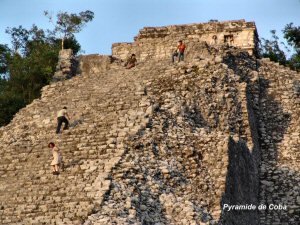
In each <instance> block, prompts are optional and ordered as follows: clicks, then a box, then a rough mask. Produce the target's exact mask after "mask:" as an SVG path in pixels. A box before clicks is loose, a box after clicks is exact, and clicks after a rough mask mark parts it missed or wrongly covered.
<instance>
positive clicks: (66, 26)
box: [44, 10, 94, 49]
mask: <svg viewBox="0 0 300 225" xmlns="http://www.w3.org/2000/svg"><path fill="white" fill-rule="evenodd" d="M44 15H45V16H46V17H48V19H49V21H50V22H51V23H52V24H54V26H55V28H54V34H58V35H59V36H60V39H61V48H62V49H64V47H65V46H64V41H65V39H67V38H73V36H74V34H75V33H78V32H80V31H81V30H82V28H83V27H84V26H85V25H86V23H88V22H90V21H92V20H93V18H94V13H93V12H92V11H89V10H86V11H84V12H80V13H79V14H74V13H71V14H68V13H67V12H60V13H58V14H57V15H56V20H55V21H54V20H53V16H52V15H51V14H50V13H49V12H48V11H45V12H44Z"/></svg>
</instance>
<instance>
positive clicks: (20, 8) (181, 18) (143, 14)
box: [0, 0, 300, 54]
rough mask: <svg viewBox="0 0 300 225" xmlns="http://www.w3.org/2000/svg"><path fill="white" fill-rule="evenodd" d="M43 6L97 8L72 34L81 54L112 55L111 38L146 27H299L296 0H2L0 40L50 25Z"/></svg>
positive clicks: (265, 32) (127, 38) (261, 30)
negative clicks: (230, 23) (12, 31)
mask: <svg viewBox="0 0 300 225" xmlns="http://www.w3.org/2000/svg"><path fill="white" fill-rule="evenodd" d="M44 10H48V11H50V12H53V13H54V14H55V13H57V12H58V11H67V12H72V13H78V12H80V11H85V10H91V11H93V12H94V13H95V18H94V20H93V21H92V22H91V23H89V24H88V25H87V26H86V27H85V28H84V29H83V31H82V32H81V33H80V34H77V35H76V37H77V39H78V41H79V42H80V44H81V46H82V49H83V50H84V51H85V54H91V53H99V54H111V45H112V43H115V42H131V41H133V37H134V36H136V35H137V34H138V31H139V29H141V28H143V27H145V26H164V25H172V24H186V23H202V22H207V21H209V20H210V19H217V20H219V21H222V20H236V19H245V20H246V21H254V22H255V23H256V26H257V29H258V34H259V36H260V37H269V36H270V35H269V31H270V30H271V29H276V30H277V32H278V34H279V33H281V32H280V31H281V30H282V29H283V28H284V26H285V25H286V24H287V23H290V22H294V24H295V25H297V26H300V0H248V1H246V0H0V44H9V43H10V39H9V36H8V35H7V34H5V29H6V28H7V27H15V26H19V25H22V26H23V27H26V28H30V27H31V25H32V24H33V23H35V24H36V25H37V26H38V27H40V28H50V27H51V24H49V22H48V20H47V18H46V17H44V16H43V11H44Z"/></svg>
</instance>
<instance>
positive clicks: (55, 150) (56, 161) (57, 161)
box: [48, 142, 61, 175]
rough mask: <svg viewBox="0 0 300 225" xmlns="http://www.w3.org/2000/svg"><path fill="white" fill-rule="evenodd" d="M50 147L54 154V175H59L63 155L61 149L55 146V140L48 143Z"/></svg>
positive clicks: (52, 164) (52, 163)
mask: <svg viewBox="0 0 300 225" xmlns="http://www.w3.org/2000/svg"><path fill="white" fill-rule="evenodd" d="M48 147H49V148H51V151H52V155H53V160H52V162H51V167H52V173H53V175H58V174H59V169H60V168H59V167H60V164H61V156H60V152H59V149H58V148H57V147H56V146H55V144H54V143H53V142H50V143H49V144H48Z"/></svg>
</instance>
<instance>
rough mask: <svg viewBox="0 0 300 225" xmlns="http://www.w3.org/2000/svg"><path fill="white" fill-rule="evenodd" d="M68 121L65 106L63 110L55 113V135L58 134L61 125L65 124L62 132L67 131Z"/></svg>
mask: <svg viewBox="0 0 300 225" xmlns="http://www.w3.org/2000/svg"><path fill="white" fill-rule="evenodd" d="M69 120H70V117H69V115H68V112H67V107H66V106H65V107H63V109H61V110H59V111H58V113H57V128H56V133H57V134H59V132H60V128H61V125H62V124H63V123H64V124H65V126H64V128H63V129H64V130H67V129H68V128H69Z"/></svg>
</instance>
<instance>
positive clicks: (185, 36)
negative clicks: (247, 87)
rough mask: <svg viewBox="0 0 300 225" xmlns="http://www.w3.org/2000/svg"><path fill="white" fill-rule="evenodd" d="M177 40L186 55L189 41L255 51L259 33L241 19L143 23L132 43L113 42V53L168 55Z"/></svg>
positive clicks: (145, 57) (145, 56) (140, 56)
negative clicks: (157, 23) (182, 45)
mask: <svg viewBox="0 0 300 225" xmlns="http://www.w3.org/2000/svg"><path fill="white" fill-rule="evenodd" d="M178 40H183V41H184V42H185V44H186V46H187V53H186V54H187V55H188V52H189V50H192V46H191V44H190V43H191V42H206V43H207V44H209V45H213V46H220V45H224V44H225V45H229V46H234V47H238V48H241V49H244V50H246V51H248V52H249V53H250V54H256V51H257V41H258V37H257V32H256V26H255V24H254V23H253V22H245V21H244V20H236V21H225V22H211V23H200V24H187V25H173V26H165V27H145V28H143V29H142V30H140V32H139V34H138V35H137V36H136V37H135V39H134V42H133V43H116V44H113V46H112V55H113V56H114V57H117V58H120V59H122V60H124V59H126V57H128V56H129V55H130V54H132V53H135V54H136V56H137V59H138V60H140V61H143V60H148V59H151V58H155V59H165V58H170V57H171V54H172V53H173V52H174V50H175V49H176V46H177V42H178Z"/></svg>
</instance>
